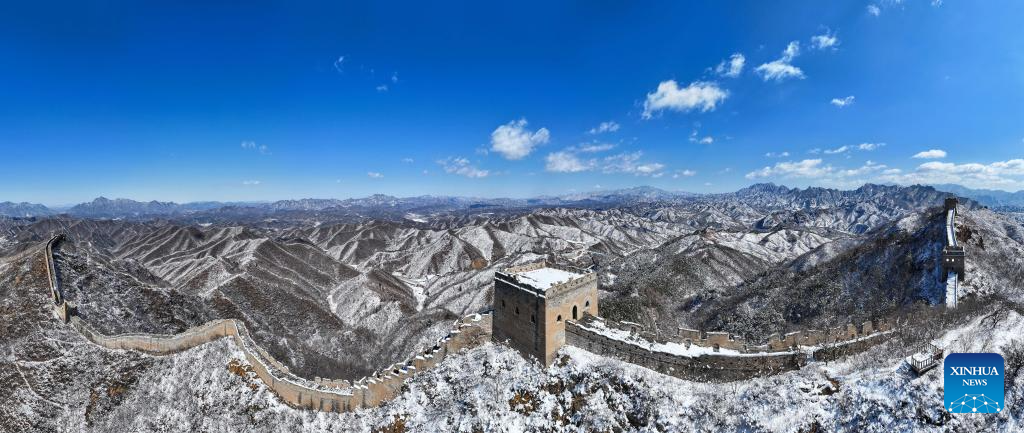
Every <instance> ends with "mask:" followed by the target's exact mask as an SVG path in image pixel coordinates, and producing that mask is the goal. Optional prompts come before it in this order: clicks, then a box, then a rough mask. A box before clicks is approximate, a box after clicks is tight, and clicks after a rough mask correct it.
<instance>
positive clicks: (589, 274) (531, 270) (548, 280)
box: [494, 261, 597, 297]
mask: <svg viewBox="0 0 1024 433" xmlns="http://www.w3.org/2000/svg"><path fill="white" fill-rule="evenodd" d="M494 277H495V278H496V279H499V280H502V281H504V282H506V283H508V284H512V285H513V286H515V287H518V288H520V289H523V290H526V291H529V292H532V293H534V294H535V295H537V296H540V297H545V296H546V295H548V294H550V293H551V292H555V293H563V292H565V291H566V290H573V289H575V288H576V287H579V286H581V285H583V284H586V283H589V282H596V281H597V274H595V273H594V272H593V271H588V270H579V269H576V268H571V267H567V266H559V265H556V264H552V263H547V262H546V261H539V262H534V263H527V264H525V265H519V266H513V267H510V268H505V269H503V270H502V271H498V272H495V273H494Z"/></svg>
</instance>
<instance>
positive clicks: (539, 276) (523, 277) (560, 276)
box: [515, 267, 583, 290]
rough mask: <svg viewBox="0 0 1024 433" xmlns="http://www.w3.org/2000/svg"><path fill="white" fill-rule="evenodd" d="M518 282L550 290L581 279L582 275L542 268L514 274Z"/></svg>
mask: <svg viewBox="0 0 1024 433" xmlns="http://www.w3.org/2000/svg"><path fill="white" fill-rule="evenodd" d="M515 275H516V276H518V277H519V280H520V281H522V282H525V283H527V284H529V285H531V286H533V287H536V288H538V289H541V290H547V289H550V288H551V286H553V285H555V284H557V283H564V282H566V281H569V280H571V279H574V278H579V277H582V276H583V274H578V273H575V272H570V271H567V270H564V269H555V268H548V267H543V268H540V269H534V270H532V271H526V272H519V273H516V274H515Z"/></svg>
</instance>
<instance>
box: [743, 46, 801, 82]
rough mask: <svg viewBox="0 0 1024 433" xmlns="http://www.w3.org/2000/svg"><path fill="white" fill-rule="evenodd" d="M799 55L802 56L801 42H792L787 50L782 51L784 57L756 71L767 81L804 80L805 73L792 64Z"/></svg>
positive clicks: (759, 67) (763, 65)
mask: <svg viewBox="0 0 1024 433" xmlns="http://www.w3.org/2000/svg"><path fill="white" fill-rule="evenodd" d="M798 55H800V42H798V41H793V42H790V43H789V45H786V49H785V50H783V51H782V57H780V58H778V59H776V60H773V61H771V62H768V63H764V64H762V65H761V66H758V67H757V68H755V69H754V70H755V71H757V72H758V73H760V74H761V77H762V78H764V80H765V81H769V80H775V81H782V80H785V79H787V78H799V79H803V78H804V71H802V70H800V68H798V67H796V66H793V64H792V62H793V59H795V58H796V56H798Z"/></svg>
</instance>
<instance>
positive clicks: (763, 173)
mask: <svg viewBox="0 0 1024 433" xmlns="http://www.w3.org/2000/svg"><path fill="white" fill-rule="evenodd" d="M831 172H832V167H831V166H828V165H825V166H823V165H822V164H821V159H805V160H803V161H795V162H794V161H786V162H779V163H776V164H775V165H773V166H766V167H764V168H761V169H760V170H755V171H752V172H750V173H747V175H746V178H747V179H758V178H765V177H786V178H793V177H801V178H815V177H821V176H824V175H826V174H828V173H831Z"/></svg>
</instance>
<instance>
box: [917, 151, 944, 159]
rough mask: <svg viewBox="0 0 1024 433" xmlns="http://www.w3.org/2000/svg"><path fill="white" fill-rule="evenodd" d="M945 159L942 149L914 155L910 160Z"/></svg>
mask: <svg viewBox="0 0 1024 433" xmlns="http://www.w3.org/2000/svg"><path fill="white" fill-rule="evenodd" d="M945 157H946V151H945V150H942V149H931V150H926V151H924V152H918V153H916V154H914V156H913V157H912V158H918V159H941V158H945Z"/></svg>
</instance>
